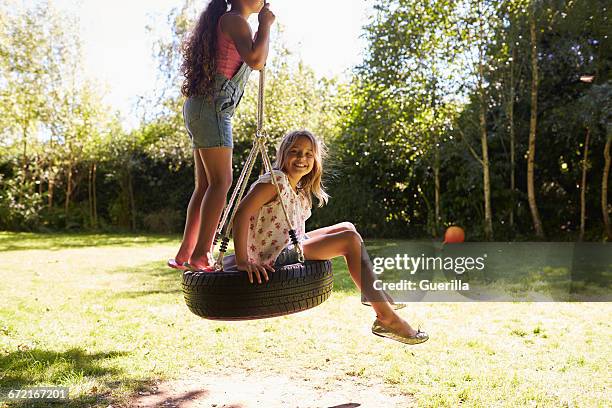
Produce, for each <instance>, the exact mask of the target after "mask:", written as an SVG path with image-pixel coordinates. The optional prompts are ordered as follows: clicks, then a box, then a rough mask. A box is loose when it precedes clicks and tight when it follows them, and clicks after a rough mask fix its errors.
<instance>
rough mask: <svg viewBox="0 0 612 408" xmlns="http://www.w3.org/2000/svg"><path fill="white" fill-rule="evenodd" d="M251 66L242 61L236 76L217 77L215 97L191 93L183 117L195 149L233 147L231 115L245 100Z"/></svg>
mask: <svg viewBox="0 0 612 408" xmlns="http://www.w3.org/2000/svg"><path fill="white" fill-rule="evenodd" d="M250 73H251V68H250V67H249V66H248V65H247V64H244V63H243V64H242V66H241V67H240V69H239V70H238V72H237V73H236V75H234V76H233V77H232V78H231V79H227V78H225V77H223V76H222V75H219V74H217V75H216V76H215V91H214V96H213V97H212V98H209V97H205V96H191V97H189V98H187V100H186V101H185V103H184V104H183V120H184V121H185V127H186V128H187V133H188V134H189V137H190V138H191V142H192V145H193V148H194V149H199V148H209V147H230V148H233V147H234V141H233V138H232V116H234V111H235V110H236V107H237V106H238V104H239V103H240V100H241V99H242V95H243V93H244V87H245V85H246V82H247V80H248V77H249V74H250Z"/></svg>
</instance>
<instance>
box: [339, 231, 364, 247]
mask: <svg viewBox="0 0 612 408" xmlns="http://www.w3.org/2000/svg"><path fill="white" fill-rule="evenodd" d="M340 234H342V239H343V241H344V242H345V244H346V247H347V249H352V248H356V247H358V246H361V241H362V239H361V235H359V233H358V232H357V231H352V230H346V231H342V232H341V233H340Z"/></svg>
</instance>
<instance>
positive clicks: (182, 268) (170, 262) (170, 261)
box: [166, 258, 187, 271]
mask: <svg viewBox="0 0 612 408" xmlns="http://www.w3.org/2000/svg"><path fill="white" fill-rule="evenodd" d="M166 265H168V266H169V267H170V268H173V269H178V270H179V271H186V270H187V268H186V267H185V266H183V265H179V264H178V263H177V262H176V259H174V258H170V259H168V262H167V263H166Z"/></svg>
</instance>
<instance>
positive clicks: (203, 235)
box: [189, 147, 232, 268]
mask: <svg viewBox="0 0 612 408" xmlns="http://www.w3.org/2000/svg"><path fill="white" fill-rule="evenodd" d="M198 153H199V155H200V158H201V159H202V162H203V163H204V168H205V170H206V176H207V178H208V188H207V189H206V193H205V194H204V198H203V199H202V205H201V209H200V217H201V223H200V230H199V233H198V240H197V244H196V246H195V248H194V250H193V253H192V254H191V258H190V260H189V263H190V264H192V265H193V266H195V267H197V268H205V267H207V266H211V261H212V253H211V251H212V243H213V240H214V237H215V231H216V229H217V226H218V225H219V220H220V218H221V213H222V212H223V207H225V203H226V200H227V193H228V191H229V189H230V187H231V186H232V149H230V148H227V147H215V148H210V149H198Z"/></svg>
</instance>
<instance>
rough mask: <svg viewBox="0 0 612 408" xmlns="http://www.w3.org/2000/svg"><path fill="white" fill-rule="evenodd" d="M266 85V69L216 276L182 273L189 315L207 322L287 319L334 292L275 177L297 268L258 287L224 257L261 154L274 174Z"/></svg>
mask: <svg viewBox="0 0 612 408" xmlns="http://www.w3.org/2000/svg"><path fill="white" fill-rule="evenodd" d="M264 85H265V71H264V70H263V69H262V70H261V71H260V72H259V96H258V101H257V133H256V137H255V140H254V142H253V148H252V149H251V152H250V154H249V156H248V158H247V160H246V162H245V165H244V167H243V169H242V172H241V174H240V177H239V178H238V182H237V183H236V187H235V188H234V190H233V191H232V195H231V198H230V201H229V203H228V204H227V206H226V207H225V210H224V211H223V216H222V217H221V222H220V223H219V226H218V228H217V232H216V235H215V241H214V243H213V250H214V247H215V246H216V245H217V242H218V241H219V239H220V240H221V245H220V247H219V256H218V258H217V260H216V262H215V269H216V271H215V272H204V271H202V272H199V271H196V272H193V271H185V272H184V273H183V285H182V286H183V295H184V297H185V303H186V304H187V307H188V308H189V310H191V312H193V313H194V314H196V315H198V316H200V317H203V318H205V319H210V320H252V319H264V318H268V317H276V316H283V315H287V314H290V313H296V312H301V311H303V310H307V309H310V308H313V307H315V306H318V305H320V304H321V303H323V302H324V301H325V300H327V298H329V296H330V294H331V291H332V287H333V275H332V266H331V262H330V261H329V260H326V261H305V260H304V251H303V248H302V246H301V244H300V243H299V242H298V239H297V237H296V233H295V230H294V229H293V225H292V224H291V221H290V219H289V216H288V214H287V210H286V207H285V203H284V202H283V200H282V196H281V194H280V189H279V186H278V182H277V180H276V177H271V179H272V183H273V184H274V187H275V188H276V193H277V194H278V197H279V198H280V203H281V208H282V209H283V213H284V215H285V221H286V223H287V225H288V226H289V232H288V233H289V237H290V240H291V242H292V243H293V245H295V247H296V248H297V250H298V259H299V263H296V264H293V265H285V266H282V267H280V268H278V269H276V270H275V272H274V273H271V274H269V280H268V281H267V282H266V281H262V283H261V284H257V283H250V282H249V279H248V276H247V274H246V272H243V271H238V269H237V267H236V258H235V256H234V255H229V256H225V252H226V251H227V245H228V243H229V237H230V234H231V230H232V223H233V220H234V216H235V215H236V211H237V210H238V205H239V204H240V201H241V200H242V196H243V195H244V191H245V190H246V186H247V184H248V181H249V176H250V175H251V172H252V170H253V166H254V164H255V161H256V160H257V156H258V155H259V154H260V153H261V157H262V161H263V165H264V169H265V171H267V172H269V173H270V174H273V172H272V164H271V162H270V158H269V157H268V152H267V147H266V142H267V139H268V136H267V134H266V133H265V131H263V112H264ZM230 212H231V216H230Z"/></svg>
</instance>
